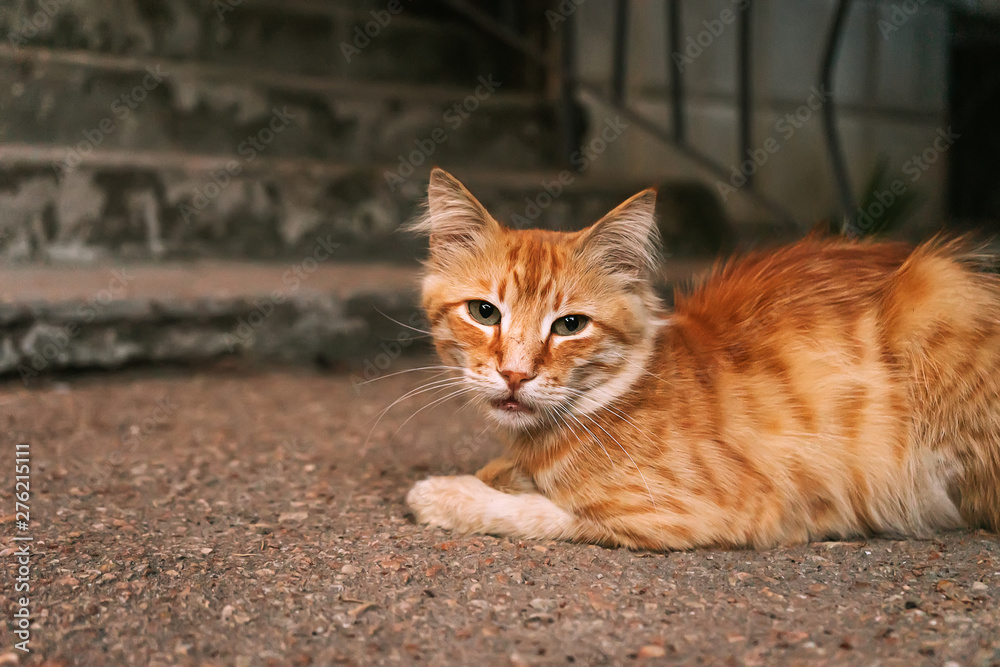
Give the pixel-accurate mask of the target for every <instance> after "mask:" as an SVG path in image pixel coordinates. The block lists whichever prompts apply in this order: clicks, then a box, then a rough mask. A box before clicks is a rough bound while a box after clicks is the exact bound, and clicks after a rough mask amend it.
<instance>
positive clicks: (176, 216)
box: [0, 146, 733, 262]
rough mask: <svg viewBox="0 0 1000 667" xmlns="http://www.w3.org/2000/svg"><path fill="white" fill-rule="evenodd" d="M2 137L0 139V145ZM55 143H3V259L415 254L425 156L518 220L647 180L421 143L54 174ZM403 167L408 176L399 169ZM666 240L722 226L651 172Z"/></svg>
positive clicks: (90, 166)
mask: <svg viewBox="0 0 1000 667" xmlns="http://www.w3.org/2000/svg"><path fill="white" fill-rule="evenodd" d="M9 148H10V147H8V149H9ZM59 155H60V154H59V152H58V151H56V150H50V151H43V150H41V149H38V148H35V147H31V146H21V147H17V150H16V151H14V150H7V151H4V150H0V183H4V181H5V183H4V184H5V185H6V188H5V190H6V191H4V190H0V259H2V260H6V261H8V262H67V261H68V262H87V261H99V260H102V259H103V260H108V261H132V262H134V261H141V260H145V259H159V260H170V259H193V258H212V257H214V258H227V259H240V258H244V259H294V258H296V257H298V256H301V255H302V253H305V252H308V251H309V250H310V248H311V247H312V245H313V244H314V243H315V242H316V239H319V238H323V239H325V238H327V237H329V238H330V239H331V240H332V242H333V243H336V244H338V245H337V247H336V248H335V249H334V250H333V251H332V252H333V256H334V257H335V258H336V259H339V260H359V259H364V260H383V261H398V260H412V258H413V257H414V256H417V255H419V254H421V253H422V251H423V248H424V244H423V242H422V241H421V240H419V239H415V238H413V237H411V236H409V235H407V234H403V233H400V232H399V231H398V230H399V227H400V225H401V224H403V223H404V222H406V221H407V220H409V219H411V218H412V217H413V216H414V215H415V214H417V213H418V212H419V211H420V207H421V202H422V201H423V199H424V196H425V192H426V187H427V176H428V173H429V164H430V162H431V159H434V161H435V162H437V163H438V164H442V165H443V166H445V167H446V168H448V169H451V170H453V171H454V173H455V174H456V175H457V176H459V178H461V179H462V180H463V181H465V182H467V184H468V185H469V187H470V188H471V189H472V191H473V192H474V193H475V194H476V196H477V197H479V198H480V199H481V200H482V201H483V203H484V204H486V206H487V207H488V208H489V209H490V210H491V211H492V212H493V213H494V214H495V215H496V216H497V218H498V219H500V220H502V221H505V222H508V223H511V224H514V225H520V226H522V227H523V226H538V227H545V228H550V229H563V230H568V229H578V228H580V227H582V226H584V225H586V224H589V223H591V222H594V221H595V220H597V219H599V218H600V217H601V216H602V215H604V213H606V212H607V211H609V210H611V209H612V208H614V207H615V206H616V205H618V204H619V203H621V202H622V201H623V200H624V199H625V198H627V197H628V196H630V195H632V194H634V193H635V192H638V191H639V190H641V189H643V188H645V187H648V186H650V185H656V184H653V183H646V182H634V181H616V180H614V179H608V178H594V177H592V176H590V175H588V174H586V173H580V172H577V171H573V170H563V171H556V170H551V169H549V170H522V171H511V170H504V169H499V170H497V169H486V168H481V167H468V166H461V165H452V164H449V163H448V162H447V161H440V162H439V161H437V159H436V156H431V158H428V159H427V160H426V162H425V164H424V165H423V166H421V167H419V168H414V169H412V170H409V169H407V170H403V169H401V168H400V166H399V163H398V162H397V163H384V164H381V165H377V164H373V165H369V166H361V165H357V164H352V163H347V162H343V161H332V160H331V161H322V160H308V159H278V158H274V157H270V156H264V157H260V158H258V159H256V160H254V161H253V162H242V161H241V162H237V163H235V164H236V166H237V167H238V168H239V171H238V173H237V174H236V175H230V173H227V171H226V170H227V165H229V166H231V165H232V164H233V159H232V158H231V157H230V156H226V155H217V156H201V157H192V156H190V155H188V154H186V153H183V152H181V153H178V152H166V151H147V152H136V151H102V152H100V153H97V152H95V153H91V154H89V155H87V156H84V157H83V159H82V160H81V165H80V166H79V167H77V168H76V169H75V170H74V171H73V172H71V173H69V174H67V175H66V177H64V178H62V179H61V180H60V179H59V178H58V177H57V176H56V174H55V173H54V172H53V170H52V167H51V162H52V161H54V160H57V159H58V158H59ZM401 174H405V176H403V175H401ZM658 185H659V186H660V202H661V204H660V210H659V214H660V219H661V221H662V226H663V232H664V237H665V238H666V240H667V244H666V246H667V249H668V250H669V251H671V252H676V253H681V254H698V253H701V254H713V253H716V252H718V251H719V250H721V249H724V242H725V241H729V240H731V239H732V238H733V230H731V229H730V227H729V225H728V223H727V221H726V219H725V214H724V211H723V209H722V207H721V206H720V204H719V202H718V201H717V199H716V198H715V195H714V193H713V192H712V191H711V190H710V189H708V188H706V187H705V186H704V185H701V184H698V183H694V182H691V183H686V182H668V183H660V184H658Z"/></svg>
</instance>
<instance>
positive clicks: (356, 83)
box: [0, 45, 558, 171]
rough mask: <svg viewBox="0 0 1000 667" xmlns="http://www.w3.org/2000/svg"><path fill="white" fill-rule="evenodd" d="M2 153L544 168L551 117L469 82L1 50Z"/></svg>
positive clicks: (494, 82) (552, 148)
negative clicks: (425, 158) (433, 160)
mask: <svg viewBox="0 0 1000 667" xmlns="http://www.w3.org/2000/svg"><path fill="white" fill-rule="evenodd" d="M5 60H6V61H7V63H9V64H10V65H11V66H3V67H0V89H3V90H8V91H12V93H13V94H11V95H5V96H4V97H3V99H2V101H0V113H2V115H0V123H2V128H0V129H2V132H0V151H3V152H8V153H9V152H11V151H13V150H15V149H16V148H17V147H18V146H31V147H32V148H34V149H36V150H39V151H47V152H50V153H56V154H57V156H58V157H57V158H56V164H57V165H58V166H59V169H60V170H61V171H66V170H70V169H73V168H74V167H75V165H76V164H78V163H79V161H80V160H82V159H83V158H84V157H85V156H87V155H91V154H99V153H102V152H104V151H137V152H140V153H141V152H149V151H165V152H176V153H188V154H190V155H192V157H198V156H212V155H228V156H230V158H231V159H235V160H239V161H252V160H255V159H257V158H258V157H260V156H267V157H269V158H288V159H291V158H308V159H316V160H350V161H357V162H362V163H371V162H380V161H394V160H397V159H399V156H400V155H403V156H405V155H408V154H409V153H411V152H412V151H414V150H421V146H425V147H426V148H424V149H423V150H424V152H427V151H429V150H432V149H433V151H434V152H435V154H436V155H438V156H440V157H439V158H438V159H449V160H452V161H456V162H457V161H460V160H462V161H465V162H467V163H479V164H502V165H505V166H507V167H510V168H515V169H522V168H535V167H541V166H546V165H551V164H553V162H554V161H555V160H556V142H557V136H558V132H557V131H556V125H555V122H556V115H555V112H554V106H553V105H552V104H550V103H547V102H546V101H545V100H543V99H542V97H540V96H539V95H537V94H533V93H524V92H518V91H517V90H516V89H514V88H512V87H510V84H511V81H510V79H507V80H505V79H504V78H502V77H500V76H497V75H495V74H494V73H493V72H491V71H490V70H481V71H479V72H475V73H472V74H470V75H469V77H468V78H466V79H465V80H463V81H462V83H461V85H433V86H432V85H420V84H415V83H412V82H406V83H402V82H396V83H391V84H390V83H383V82H377V81H369V80H351V79H346V78H342V77H329V76H321V75H309V74H296V73H293V72H287V71H283V70H281V69H277V68H275V67H273V66H272V67H248V66H246V65H239V66H234V65H227V64H217V63H193V62H177V61H173V60H169V59H162V58H152V57H132V56H128V57H126V56H112V55H106V54H95V53H92V52H89V51H66V50H48V49H39V48H30V47H21V48H14V47H11V46H9V45H0V63H3V61H5Z"/></svg>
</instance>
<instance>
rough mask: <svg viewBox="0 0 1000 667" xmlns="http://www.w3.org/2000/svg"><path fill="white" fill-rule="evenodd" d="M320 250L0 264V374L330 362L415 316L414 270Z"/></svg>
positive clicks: (28, 375)
mask: <svg viewBox="0 0 1000 667" xmlns="http://www.w3.org/2000/svg"><path fill="white" fill-rule="evenodd" d="M323 257H326V258H329V255H328V254H327V253H326V252H325V251H324V250H323V247H322V245H317V246H316V248H315V249H314V251H313V253H312V254H311V255H309V256H306V257H303V258H302V259H301V260H300V261H298V262H296V263H293V264H287V265H277V264H275V265H263V264H247V263H237V262H229V263H215V262H203V263H188V264H173V265H162V266H150V265H104V266H92V267H76V268H74V267H60V268H58V269H54V268H47V267H17V268H10V267H8V268H4V269H2V270H0V285H2V287H0V375H7V376H20V377H21V378H23V379H25V380H26V381H30V379H32V378H36V377H40V376H43V375H45V374H46V373H52V372H58V371H66V370H96V369H115V368H120V367H123V366H128V365H135V364H144V363H180V364H194V363H199V362H205V361H210V360H213V359H218V358H221V357H227V356H233V357H238V358H242V359H246V360H253V361H280V362H302V363H320V364H337V363H341V362H343V361H345V360H348V359H350V358H353V357H354V356H356V355H358V354H360V353H362V352H365V351H371V348H372V347H374V348H375V349H376V350H377V347H378V343H379V342H380V341H379V337H380V336H381V335H382V334H383V333H384V332H385V331H387V330H392V331H395V329H397V328H401V327H398V326H397V325H395V324H394V323H393V322H392V319H400V317H403V318H408V317H411V316H412V313H413V307H414V306H413V304H414V303H415V293H416V292H415V281H416V272H415V271H414V270H413V268H412V267H393V266H385V265H361V266H359V265H352V264H344V263H336V262H330V261H329V259H327V260H326V261H324V260H323V259H322V258H323ZM390 318H391V319H390ZM400 321H404V320H402V319H400ZM393 339H394V340H395V339H396V334H395V333H394V335H393ZM408 346H409V344H407V347H408Z"/></svg>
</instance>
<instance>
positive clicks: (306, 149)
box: [0, 0, 726, 376]
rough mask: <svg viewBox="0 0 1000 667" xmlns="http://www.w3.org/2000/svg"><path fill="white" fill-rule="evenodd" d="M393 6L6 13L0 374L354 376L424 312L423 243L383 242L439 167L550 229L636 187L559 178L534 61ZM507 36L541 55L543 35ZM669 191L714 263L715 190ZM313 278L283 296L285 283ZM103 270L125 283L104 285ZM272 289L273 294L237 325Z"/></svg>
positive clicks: (549, 116)
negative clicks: (285, 365) (338, 367)
mask: <svg viewBox="0 0 1000 667" xmlns="http://www.w3.org/2000/svg"><path fill="white" fill-rule="evenodd" d="M483 4H484V6H486V8H487V9H486V10H487V11H495V12H497V13H498V15H499V13H500V12H501V9H502V7H503V6H504V5H505V3H500V2H497V3H483ZM493 5H496V7H493ZM544 5H545V2H541V3H540V6H542V9H539V10H538V11H535V12H533V14H532V15H534V16H535V17H536V19H537V18H539V17H543V15H544ZM398 6H400V7H402V11H400V12H399V13H396V14H389V13H387V12H388V11H389V8H392V7H396V5H392V3H386V2H372V1H369V0H339V1H325V0H293V1H291V2H279V1H278V0H218V1H214V2H210V1H208V0H160V1H158V2H140V1H139V0H123V1H122V2H117V3H106V2H103V1H102V0H65V1H62V0H54V1H53V2H52V3H49V4H48V5H46V8H43V9H41V10H39V9H38V5H37V3H34V2H31V1H29V0H18V1H16V2H14V3H12V4H11V5H9V6H8V7H6V8H3V9H0V35H7V36H8V39H7V40H5V42H4V43H0V91H3V94H2V95H0V262H2V268H0V282H2V284H0V295H2V297H0V374H6V375H17V374H20V375H22V376H25V375H26V374H27V375H28V376H30V375H31V372H38V373H44V372H48V371H51V370H59V369H88V368H113V367H120V366H122V365H127V364H136V363H150V362H152V363H195V362H199V363H200V362H201V361H204V360H206V359H214V358H218V357H220V356H226V355H237V356H241V357H246V358H257V359H265V360H283V361H288V360H300V361H301V360H305V361H313V362H320V363H323V364H338V363H340V362H342V361H344V360H352V359H353V360H354V361H355V362H357V361H358V360H359V356H358V355H359V354H362V353H361V350H363V349H367V350H368V353H373V354H374V353H377V352H378V345H379V344H380V342H383V343H384V342H385V341H386V340H397V339H398V336H399V335H400V330H401V329H400V327H399V326H398V325H394V324H391V320H393V319H395V320H399V321H401V322H408V321H409V318H412V317H415V316H416V315H415V312H416V311H415V309H414V300H413V295H414V291H413V280H412V279H413V276H414V275H415V272H416V262H415V259H416V258H418V257H419V256H420V255H421V254H422V253H423V252H424V243H423V242H421V241H420V240H419V239H413V238H410V237H408V236H406V235H404V234H400V233H399V232H398V228H399V227H400V225H401V224H402V223H403V222H405V221H406V220H408V219H410V218H411V217H412V216H413V215H414V213H415V212H417V211H418V209H419V206H420V204H421V201H422V199H423V196H424V191H425V188H426V177H427V174H428V172H429V169H430V167H431V166H432V165H433V164H439V165H441V166H444V167H446V168H448V169H449V170H451V171H453V172H454V173H455V174H456V175H458V176H459V177H460V178H462V179H463V180H464V181H466V182H467V184H468V185H469V187H470V188H472V189H473V191H474V192H475V193H476V194H477V196H479V197H480V198H481V199H482V201H483V202H484V203H485V204H486V205H487V206H488V207H489V208H490V209H491V210H492V211H494V212H495V213H496V214H497V215H498V217H500V218H501V219H505V220H508V221H513V223H514V224H531V225H537V226H548V227H551V228H557V229H572V228H577V227H579V226H581V225H582V224H585V223H589V222H591V221H593V220H595V219H597V218H598V217H600V215H602V214H603V213H604V212H606V211H607V210H609V209H610V208H612V207H613V206H614V205H616V204H617V203H619V202H620V201H621V200H622V199H624V198H625V197H627V196H629V195H631V194H633V193H634V192H636V191H637V190H639V189H640V188H642V187H646V186H648V185H653V184H650V183H635V182H616V181H615V180H614V179H601V180H596V179H593V178H591V177H589V176H588V175H587V174H584V173H579V172H576V171H573V167H572V166H571V165H569V164H566V163H565V160H564V157H563V156H560V155H559V146H558V141H557V138H558V137H559V136H560V134H559V127H558V118H559V117H558V114H557V105H556V104H555V102H554V99H553V94H552V91H551V89H550V87H551V82H550V81H548V79H547V78H546V75H545V72H544V71H542V70H540V69H539V68H538V67H537V66H535V65H532V64H531V63H530V62H527V61H526V60H525V59H524V58H523V57H521V56H520V55H519V54H517V53H515V52H512V51H511V50H510V49H508V48H507V47H506V46H504V45H503V44H500V43H497V42H495V41H494V40H492V39H490V38H489V37H486V36H484V35H483V34H482V33H480V32H477V31H476V30H475V29H474V28H473V27H472V26H470V25H468V24H467V23H465V22H464V21H463V20H462V19H461V17H459V16H457V15H455V14H452V13H450V12H449V11H448V10H447V8H446V7H444V6H442V5H439V4H437V3H433V2H425V3H417V2H413V3H412V4H411V3H410V2H408V1H407V0H401V2H400V4H399V5H398ZM39 12H41V13H39ZM26 20H27V21H29V22H30V21H34V23H31V24H30V25H29V24H26V23H25V21H26ZM512 20H520V21H521V23H522V28H523V29H524V32H525V33H526V34H528V35H529V37H531V38H533V39H535V40H536V41H537V43H538V45H539V47H540V48H551V47H552V44H551V43H550V40H552V39H553V33H552V31H550V30H548V27H547V25H546V24H544V21H543V22H542V29H541V30H537V31H535V32H532V26H531V23H530V21H527V22H526V19H525V18H524V17H521V18H520V19H517V17H515V18H514V19H512ZM373 22H374V23H373ZM25 26H29V27H25ZM536 27H537V26H536ZM366 31H367V33H366ZM365 37H367V41H366V40H365V39H364V38H365ZM661 192H662V193H663V196H662V197H661V200H662V202H661V219H663V220H664V225H665V228H664V232H665V235H666V236H667V238H668V239H671V240H672V241H674V243H672V247H673V248H674V249H679V250H680V251H682V252H685V253H689V252H694V251H704V250H706V249H707V250H714V249H716V246H717V245H718V240H719V238H721V237H723V236H724V233H725V231H726V221H725V218H724V215H723V213H722V210H721V208H720V207H719V206H718V204H717V202H715V200H714V197H713V196H711V194H710V193H706V191H705V189H704V188H703V187H702V186H700V185H697V184H694V183H676V182H673V183H668V184H662V188H661ZM317 248H323V255H324V257H323V259H322V261H319V260H318V259H317V258H316V257H315V253H316V250H317ZM309 262H312V263H315V264H316V265H317V266H316V269H315V272H314V273H311V274H310V280H309V281H308V284H306V282H307V281H304V280H301V279H300V282H301V284H302V289H301V290H298V289H297V290H296V291H295V293H289V292H288V290H289V286H288V285H287V284H285V283H284V282H283V278H284V277H285V276H286V274H287V272H288V271H293V272H294V270H295V268H296V267H299V270H300V271H302V270H304V268H302V267H303V263H309ZM115 271H117V272H118V274H115V273H114V272H115ZM114 275H119V276H122V275H128V276H134V280H130V281H127V284H126V285H124V286H123V287H122V288H121V290H118V291H115V290H112V289H111V288H110V287H109V286H108V285H105V282H108V284H109V285H110V281H112V280H113V276H114ZM118 280H119V282H121V281H122V279H121V278H119V279H118ZM39 286H48V287H47V288H45V289H42V288H41V287H39ZM194 286H198V287H197V288H196V287H194ZM273 294H281V295H283V296H284V297H286V298H285V299H283V302H282V303H274V304H272V305H274V306H275V307H274V310H273V312H272V313H271V314H269V315H267V316H266V317H264V319H263V321H262V322H261V324H260V325H259V326H258V327H253V326H250V329H251V330H250V331H249V333H248V335H247V336H245V337H243V338H240V337H239V336H238V335H237V334H235V333H234V332H235V331H236V330H237V329H238V328H239V327H240V326H241V322H248V321H249V320H248V318H250V317H254V318H255V319H256V318H257V317H261V316H263V315H262V314H261V313H260V308H261V306H260V304H262V303H263V304H265V305H266V303H267V299H268V298H269V295H273ZM98 299H100V300H101V301H100V302H97V301H95V300H98ZM104 301H107V303H104ZM376 306H378V309H377V310H376ZM390 325H391V326H390ZM387 326H388V327H389V328H387ZM69 332H73V333H72V335H70V333H69ZM233 336H236V339H237V340H234V338H233ZM373 345H374V352H373ZM418 347H419V346H417V345H413V346H407V348H406V350H410V349H417V348H418ZM26 364H27V366H26ZM35 366H39V368H35ZM18 369H20V370H18Z"/></svg>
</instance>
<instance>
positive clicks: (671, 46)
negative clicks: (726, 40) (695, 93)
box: [667, 0, 687, 144]
mask: <svg viewBox="0 0 1000 667" xmlns="http://www.w3.org/2000/svg"><path fill="white" fill-rule="evenodd" d="M675 54H677V56H678V57H677V58H676V59H675V58H674V55H675ZM681 55H682V54H681V0H668V2H667V71H668V72H670V106H671V115H672V116H673V128H674V141H675V142H676V143H678V144H683V143H684V141H685V140H686V134H687V127H686V122H685V121H686V119H685V116H684V70H683V69H681V63H682V62H683V61H682V60H681V58H680V56H681Z"/></svg>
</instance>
